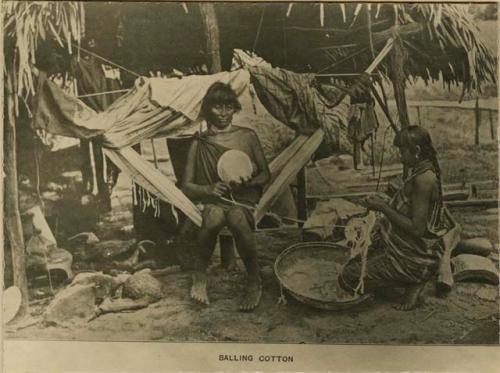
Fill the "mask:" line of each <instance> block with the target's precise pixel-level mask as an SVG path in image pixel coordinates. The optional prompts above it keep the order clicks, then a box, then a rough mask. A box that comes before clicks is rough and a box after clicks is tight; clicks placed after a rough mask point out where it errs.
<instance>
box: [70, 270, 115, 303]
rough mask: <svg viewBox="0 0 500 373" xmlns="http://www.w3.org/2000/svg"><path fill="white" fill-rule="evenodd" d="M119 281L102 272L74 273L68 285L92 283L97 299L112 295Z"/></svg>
mask: <svg viewBox="0 0 500 373" xmlns="http://www.w3.org/2000/svg"><path fill="white" fill-rule="evenodd" d="M121 283H122V282H120V281H119V280H118V279H117V278H115V277H113V276H109V275H105V274H103V273H102V272H87V273H79V274H78V275H76V276H75V278H74V279H73V282H72V283H71V285H70V286H76V285H93V286H94V288H95V294H96V299H98V300H99V299H104V298H106V297H110V296H112V295H113V294H114V292H115V290H116V289H117V288H118V286H120V284H121Z"/></svg>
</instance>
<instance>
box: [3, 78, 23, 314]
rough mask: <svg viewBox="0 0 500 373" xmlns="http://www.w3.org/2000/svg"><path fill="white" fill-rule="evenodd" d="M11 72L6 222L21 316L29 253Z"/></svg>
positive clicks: (6, 174) (6, 149)
mask: <svg viewBox="0 0 500 373" xmlns="http://www.w3.org/2000/svg"><path fill="white" fill-rule="evenodd" d="M12 74H13V73H12V72H9V73H7V79H6V80H7V82H6V83H7V97H6V98H7V123H6V128H5V142H4V144H5V151H4V155H5V162H4V170H5V180H4V182H5V184H4V186H5V191H4V198H5V202H4V203H5V222H4V227H5V230H6V231H7V237H8V239H9V243H10V247H11V250H12V270H13V274H14V286H17V287H18V288H19V290H20V291H21V296H22V298H21V307H20V309H19V313H18V316H24V315H26V313H27V311H28V304H29V303H28V280H27V278H26V255H25V249H24V237H23V228H22V223H21V214H20V212H19V192H18V187H17V186H18V185H17V155H16V119H15V118H16V116H15V109H14V95H15V92H14V80H13V79H14V77H13V75H12Z"/></svg>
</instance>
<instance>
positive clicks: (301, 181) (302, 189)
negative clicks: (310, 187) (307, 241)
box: [297, 167, 307, 227]
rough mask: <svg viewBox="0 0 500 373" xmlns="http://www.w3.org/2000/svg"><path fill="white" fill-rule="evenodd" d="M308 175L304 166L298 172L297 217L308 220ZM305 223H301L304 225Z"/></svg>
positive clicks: (300, 224)
mask: <svg viewBox="0 0 500 373" xmlns="http://www.w3.org/2000/svg"><path fill="white" fill-rule="evenodd" d="M306 188H307V177H306V168H305V167H302V168H301V169H300V171H299V173H298V174H297V219H298V220H307V198H306V194H307V190H306ZM303 225H304V224H302V223H299V226H300V227H302V226H303Z"/></svg>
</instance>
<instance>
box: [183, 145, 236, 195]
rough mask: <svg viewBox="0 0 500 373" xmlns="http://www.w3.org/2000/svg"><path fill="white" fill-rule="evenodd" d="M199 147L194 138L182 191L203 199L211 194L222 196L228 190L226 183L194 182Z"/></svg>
mask: <svg viewBox="0 0 500 373" xmlns="http://www.w3.org/2000/svg"><path fill="white" fill-rule="evenodd" d="M197 148H198V142H197V141H196V140H194V141H193V142H192V144H191V146H190V148H189V152H188V156H187V161H186V168H185V169H184V175H183V177H182V183H181V187H182V191H183V192H184V194H185V195H186V196H187V197H188V198H190V199H201V198H203V197H211V196H215V197H217V196H219V197H220V196H222V195H223V194H224V193H225V192H226V191H227V190H228V186H227V185H226V184H224V183H221V182H219V183H215V184H212V185H199V184H196V183H195V182H194V176H195V164H196V151H197Z"/></svg>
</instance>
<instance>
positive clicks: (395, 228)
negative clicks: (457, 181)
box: [339, 126, 447, 310]
mask: <svg viewBox="0 0 500 373" xmlns="http://www.w3.org/2000/svg"><path fill="white" fill-rule="evenodd" d="M394 145H395V146H397V147H398V148H399V152H400V155H401V162H402V163H403V165H404V166H406V167H407V168H408V169H409V176H408V178H406V180H404V183H403V186H402V187H401V188H400V190H399V191H397V192H396V194H395V195H394V197H393V198H392V200H391V201H390V202H386V200H384V199H383V198H381V197H380V196H373V197H369V198H367V199H365V200H364V205H365V206H366V207H368V208H369V209H371V210H375V211H379V212H381V213H382V214H383V217H382V218H381V221H380V224H379V227H378V230H376V232H375V233H374V235H373V242H372V246H371V247H370V248H369V249H368V254H367V262H366V272H365V277H364V288H365V291H368V292H370V291H372V290H377V289H383V288H389V287H393V288H398V287H399V288H402V287H403V288H405V297H404V298H405V299H404V301H403V303H402V304H401V305H400V306H398V307H396V308H398V309H400V310H410V309H412V308H414V307H415V306H416V305H417V301H418V298H419V295H420V293H421V291H422V289H423V287H424V285H425V283H426V282H427V281H428V280H429V279H430V278H431V276H433V275H434V274H435V273H436V272H437V270H438V266H439V260H440V258H441V256H442V253H443V251H444V250H443V247H442V244H441V239H440V238H441V237H442V235H443V234H444V233H446V231H447V226H446V222H445V218H444V216H443V196H442V187H441V172H440V168H439V164H438V161H437V157H436V151H435V149H434V147H433V145H432V141H431V137H430V135H429V133H428V132H427V131H426V130H425V129H423V128H422V127H418V126H410V127H408V128H405V129H403V130H401V132H399V133H398V134H397V135H396V138H395V141H394ZM360 273H361V260H360V258H359V256H358V257H356V258H354V259H352V260H351V261H349V262H348V263H347V264H346V266H345V267H344V269H343V271H342V273H341V274H340V276H339V283H340V285H341V286H342V287H343V288H344V289H346V290H350V291H353V289H354V288H355V287H356V285H357V284H358V282H359V277H360Z"/></svg>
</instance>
